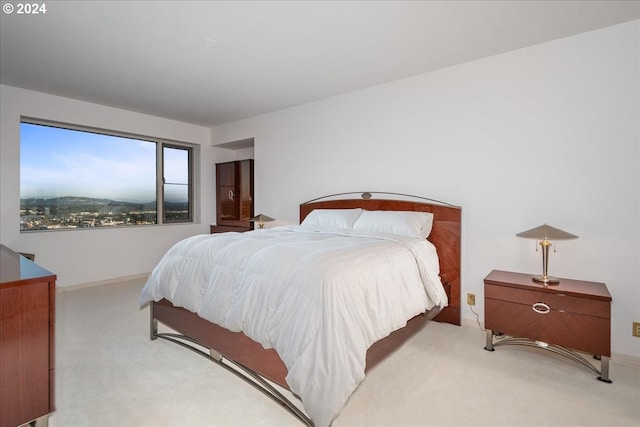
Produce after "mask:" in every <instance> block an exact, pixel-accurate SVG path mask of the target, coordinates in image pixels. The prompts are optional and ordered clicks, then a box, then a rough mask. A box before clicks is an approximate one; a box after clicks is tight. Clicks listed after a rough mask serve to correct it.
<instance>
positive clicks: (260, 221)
mask: <svg viewBox="0 0 640 427" xmlns="http://www.w3.org/2000/svg"><path fill="white" fill-rule="evenodd" d="M249 221H252V222H257V223H258V228H264V223H265V222H267V221H275V220H274V219H273V218H271V217H270V216H266V215H264V214H258V215H256V216H254V217H253V218H251V219H249Z"/></svg>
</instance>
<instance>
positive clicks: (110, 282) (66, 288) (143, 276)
mask: <svg viewBox="0 0 640 427" xmlns="http://www.w3.org/2000/svg"><path fill="white" fill-rule="evenodd" d="M149 274H151V273H142V274H134V275H132V276H124V277H116V278H115V279H107V280H99V281H97V282H89V283H81V284H79V285H71V286H57V287H56V292H71V291H77V290H79V289H86V288H93V287H96V286H104V285H113V284H115V283H122V282H128V281H131V280H143V279H146V278H147V277H149Z"/></svg>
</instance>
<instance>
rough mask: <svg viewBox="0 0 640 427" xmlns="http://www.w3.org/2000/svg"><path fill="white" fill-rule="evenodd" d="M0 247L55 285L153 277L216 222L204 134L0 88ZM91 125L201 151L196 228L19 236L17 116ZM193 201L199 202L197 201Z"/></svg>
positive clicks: (209, 154) (204, 130)
mask: <svg viewBox="0 0 640 427" xmlns="http://www.w3.org/2000/svg"><path fill="white" fill-rule="evenodd" d="M0 101H1V108H0V112H1V122H0V123H1V128H0V159H1V165H2V168H1V169H2V170H1V175H0V177H1V180H0V203H1V207H0V209H1V211H0V212H1V220H0V242H1V243H2V244H4V245H5V246H8V247H10V248H12V249H13V250H16V251H23V252H31V253H35V254H36V261H37V262H38V264H40V265H42V266H43V267H45V268H47V269H49V270H51V271H52V272H54V273H56V274H57V275H58V283H57V284H58V286H61V287H64V286H69V285H77V284H85V283H91V282H100V281H108V280H110V279H114V278H120V277H126V276H131V275H138V274H144V273H148V272H150V271H151V269H152V268H153V266H154V265H155V264H156V263H157V261H158V260H159V259H160V257H161V256H162V255H163V254H164V252H166V250H167V249H168V248H169V247H170V246H171V245H172V244H173V243H175V242H177V241H178V240H180V239H182V238H184V237H187V236H191V235H194V234H198V233H208V230H209V224H211V223H213V222H214V221H215V201H214V199H213V196H211V195H212V194H215V189H214V176H215V169H214V167H213V164H214V160H213V156H214V152H213V148H211V136H210V135H211V132H210V129H209V128H205V127H202V126H195V125H191V124H186V123H181V122H176V121H171V120H167V119H162V118H158V117H152V116H147V115H143V114H139V113H133V112H130V111H124V110H119V109H115V108H110V107H105V106H102V105H97V104H91V103H86V102H81V101H76V100H72V99H68V98H61V97H57V96H52V95H47V94H43V93H38V92H32V91H28V90H24V89H19V88H15V87H11V86H6V85H2V86H0ZM21 116H26V117H34V118H39V119H45V120H53V121H59V122H63V123H71V124H79V125H83V126H93V127H96V128H103V129H112V130H117V131H122V132H130V133H135V134H140V135H146V136H154V137H162V138H167V139H172V140H176V141H183V142H189V143H194V144H198V145H200V158H201V162H200V164H198V165H196V168H197V176H198V177H199V179H198V181H199V183H198V184H199V185H198V188H197V190H196V191H197V192H199V193H201V194H203V195H204V197H203V198H202V203H200V204H199V205H197V206H196V216H197V219H198V222H199V223H197V224H188V225H185V224H181V225H158V226H145V227H135V228H126V229H124V228H121V229H93V230H75V231H49V232H38V233H20V231H19V230H20V168H19V167H20V135H19V133H20V127H19V126H20V117H21ZM197 199H198V198H197Z"/></svg>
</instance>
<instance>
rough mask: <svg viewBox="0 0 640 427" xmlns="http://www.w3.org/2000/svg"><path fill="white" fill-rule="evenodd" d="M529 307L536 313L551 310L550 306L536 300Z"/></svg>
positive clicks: (545, 312) (544, 312)
mask: <svg viewBox="0 0 640 427" xmlns="http://www.w3.org/2000/svg"><path fill="white" fill-rule="evenodd" d="M531 308H532V309H533V311H535V312H536V313H538V314H547V313H549V312H550V311H551V307H549V306H548V305H547V304H545V303H543V302H537V303H535V304H533V305H532V306H531Z"/></svg>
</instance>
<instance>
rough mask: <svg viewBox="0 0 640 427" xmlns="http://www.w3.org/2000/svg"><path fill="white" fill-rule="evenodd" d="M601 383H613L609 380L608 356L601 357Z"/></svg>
mask: <svg viewBox="0 0 640 427" xmlns="http://www.w3.org/2000/svg"><path fill="white" fill-rule="evenodd" d="M598 379H599V380H600V381H604V382H605V383H611V382H612V381H611V380H610V379H609V358H608V357H607V356H601V357H600V376H599V377H598Z"/></svg>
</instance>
